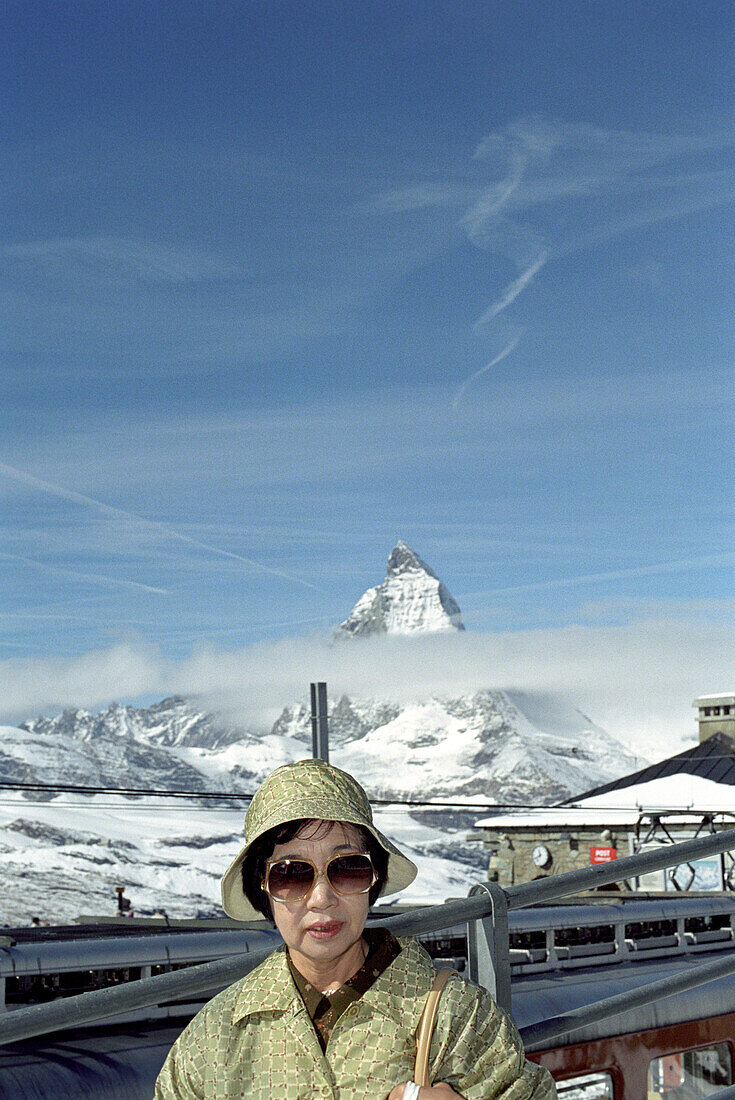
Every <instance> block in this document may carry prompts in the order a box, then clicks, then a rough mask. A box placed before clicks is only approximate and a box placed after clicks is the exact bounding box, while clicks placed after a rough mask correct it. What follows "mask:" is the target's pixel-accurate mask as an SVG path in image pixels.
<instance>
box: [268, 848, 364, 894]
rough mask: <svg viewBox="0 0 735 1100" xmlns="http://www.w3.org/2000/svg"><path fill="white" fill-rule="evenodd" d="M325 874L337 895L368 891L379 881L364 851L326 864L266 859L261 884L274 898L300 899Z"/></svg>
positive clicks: (335, 857) (338, 857)
mask: <svg viewBox="0 0 735 1100" xmlns="http://www.w3.org/2000/svg"><path fill="white" fill-rule="evenodd" d="M322 875H323V876H324V878H326V880H327V882H328V883H329V885H330V886H331V887H332V889H333V890H334V892H335V893H336V894H343V895H349V894H367V892H368V890H369V889H370V887H371V886H373V885H374V884H375V883H376V882H377V881H378V876H377V875H376V874H375V870H374V868H373V864H372V860H371V859H370V856H369V855H368V853H367V852H360V853H355V854H352V855H346V856H334V858H333V859H330V861H329V863H328V864H327V865H326V867H317V865H316V864H315V863H312V862H311V860H310V859H304V858H299V859H269V860H268V862H267V863H266V865H265V875H264V876H263V881H262V883H261V885H262V887H263V889H264V890H265V892H266V893H267V894H269V895H270V897H272V898H274V899H275V900H276V901H303V899H304V898H307V897H308V896H309V894H310V893H311V891H312V890H313V889H314V887H315V886H316V884H317V881H318V879H319V878H321V877H322Z"/></svg>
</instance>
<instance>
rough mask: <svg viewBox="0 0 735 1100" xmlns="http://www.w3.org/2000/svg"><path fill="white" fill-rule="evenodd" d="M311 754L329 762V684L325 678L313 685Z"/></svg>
mask: <svg viewBox="0 0 735 1100" xmlns="http://www.w3.org/2000/svg"><path fill="white" fill-rule="evenodd" d="M311 755H312V756H313V757H314V759H315V760H324V761H326V763H327V764H328V763H329V719H328V717H327V685H326V684H325V683H324V681H323V680H320V681H319V682H318V683H313V684H312V685H311Z"/></svg>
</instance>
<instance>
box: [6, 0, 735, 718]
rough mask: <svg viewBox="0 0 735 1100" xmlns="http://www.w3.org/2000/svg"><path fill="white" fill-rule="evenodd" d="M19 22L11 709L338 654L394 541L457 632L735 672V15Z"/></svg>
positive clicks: (432, 10) (563, 10) (231, 12)
mask: <svg viewBox="0 0 735 1100" xmlns="http://www.w3.org/2000/svg"><path fill="white" fill-rule="evenodd" d="M7 11H8V15H7V17H6V28H7V33H6V34H5V35H4V43H3V45H2V47H0V48H1V49H2V51H3V56H2V59H1V62H2V68H3V73H4V74H5V75H4V86H5V87H4V91H5V97H4V109H3V114H2V120H1V121H0V126H2V131H3V147H4V150H5V154H4V155H5V165H4V169H5V171H4V176H5V180H6V184H5V187H4V188H3V192H2V203H3V211H2V213H3V217H2V225H3V231H2V238H1V239H0V240H1V243H0V311H1V312H2V325H0V370H1V372H2V391H3V409H4V413H3V432H2V444H1V446H0V463H1V464H2V465H0V506H1V509H2V512H1V518H0V570H1V571H2V580H1V581H0V664H2V668H0V682H2V683H4V684H13V683H17V682H18V677H19V670H22V672H23V676H22V677H21V679H22V680H23V683H27V684H28V685H29V687H28V690H27V693H26V695H25V696H24V695H21V696H20V697H19V698H18V699H17V701H16V704H15V710H16V711H22V710H23V709H24V707H27V708H29V709H31V708H33V707H36V706H41V705H44V706H45V705H49V706H51V705H56V704H58V705H63V702H70V703H83V702H87V703H90V702H94V703H96V702H102V701H104V699H106V698H107V697H113V696H114V695H115V694H121V693H122V694H124V693H125V692H126V691H127V692H128V694H130V695H131V696H136V695H138V696H141V697H142V696H143V695H145V694H146V693H149V694H150V692H153V691H155V690H156V688H157V687H158V686H159V684H158V681H156V683H155V684H153V683H147V682H145V676H143V677H142V679H135V678H134V679H133V681H131V682H128V681H126V680H124V679H123V681H122V682H120V681H118V680H117V679H116V678H115V676H109V677H108V676H107V674H104V673H101V672H100V674H99V678H100V681H101V682H100V683H99V684H98V687H97V689H96V692H94V691H91V690H90V688H89V679H88V677H86V674H85V675H84V676H82V675H81V674H80V675H79V676H77V675H76V673H75V669H76V670H78V669H80V668H82V667H84V668H88V662H89V661H90V660H92V658H93V656H94V655H95V654H104V653H106V652H115V653H118V654H119V652H120V647H121V646H123V647H128V649H126V652H128V651H135V652H139V653H143V654H145V653H148V654H149V653H151V652H155V653H156V654H157V658H158V659H161V660H164V661H171V662H177V661H178V662H185V661H186V660H188V659H189V658H190V656H191V654H192V653H193V652H195V651H197V650H198V649H200V648H201V647H202V646H209V647H215V648H218V649H219V651H222V652H223V653H226V654H232V653H237V652H241V651H248V647H252V646H253V645H258V644H267V643H268V642H274V641H276V640H278V639H279V638H282V637H284V636H294V635H298V636H300V635H313V634H316V635H319V634H323V633H324V631H325V630H326V629H327V628H328V627H329V625H330V624H332V623H334V622H336V621H338V620H340V619H341V618H343V617H344V616H345V615H346V614H347V612H348V610H349V608H350V607H351V605H352V603H354V601H355V600H356V598H357V597H358V596H359V595H360V594H361V592H362V591H363V590H364V589H365V587H367V586H368V584H371V583H376V582H378V581H379V580H380V579H381V577H382V575H383V571H384V564H385V559H386V558H387V555H388V552H389V551H390V549H391V547H392V545H393V544H394V543H395V541H396V540H397V539H398V538H403V539H405V540H406V541H407V542H409V543H410V544H411V545H413V546H414V548H415V549H416V550H418V552H419V553H420V554H421V555H422V556H423V557H425V558H426V560H427V561H429V562H430V563H431V565H432V566H433V567H434V568H435V570H436V571H437V572H438V573H439V574H440V575H441V576H442V577H443V579H444V580H445V581H446V583H447V584H448V586H449V588H450V589H451V591H452V592H453V594H454V595H455V597H456V598H457V600H458V602H459V603H460V606H461V607H462V609H463V612H464V617H465V621H466V624H467V627H468V630H470V631H476V632H478V634H479V633H482V634H483V635H488V634H489V635H492V637H493V638H494V639H496V640H497V639H499V638H501V639H502V638H503V637H507V638H509V639H515V641H516V642H517V641H518V639H519V638H522V637H529V636H531V635H533V636H537V634H538V632H541V633H542V634H543V632H544V631H548V632H549V633H548V635H547V637H548V638H549V644H551V640H552V639H553V637H554V633H553V632H554V631H559V630H566V629H577V628H580V629H581V628H584V629H586V630H588V631H590V632H591V633H590V634H589V635H587V636H586V641H584V642H582V643H581V645H582V648H583V649H585V650H586V649H588V648H589V647H590V646H592V647H593V648H594V646H595V645H597V644H598V642H600V639H602V638H609V636H610V635H609V634H607V635H606V634H605V631H608V632H609V631H619V630H621V629H626V628H628V629H630V630H631V631H635V630H639V629H641V624H642V623H646V622H648V623H650V622H651V621H653V620H654V619H655V621H656V622H657V623H666V622H667V621H668V622H670V623H671V624H672V629H671V633H672V634H673V635H676V636H677V638H679V639H680V641H681V647H680V648H679V649H677V650H676V652H675V653H674V651H672V654H671V668H672V683H671V685H670V687H671V689H672V690H674V689H675V687H676V685H677V684H678V689H679V691H680V692H681V698H682V699H683V698H684V697H685V696H686V695H687V693H689V692H690V691H691V690H692V689H694V693H695V694H696V693H698V692H700V691H701V692H704V691H716V690H719V689H720V688H723V684H721V683H720V680H721V679H722V677H723V676H725V675H726V670H727V669H728V668H730V667H731V665H732V661H731V656H732V652H731V649H730V652H729V653H728V652H727V650H728V648H729V647H728V646H727V645H725V654H724V655H723V652H722V648H723V646H722V637H723V634H721V633H719V631H720V630H725V629H726V627H727V628H729V626H730V624H731V622H732V581H733V564H734V562H735V553H734V552H733V507H732V501H733V495H732V489H733V472H734V467H735V463H734V462H733V445H732V440H733V426H734V425H733V414H732V379H733V375H732V352H733V342H732V305H731V302H732V291H733V279H732V250H731V236H732V234H731V226H732V220H731V219H732V200H733V197H734V194H735V188H734V185H733V173H732V163H733V158H732V154H733V144H734V143H735V138H734V136H733V130H732V123H731V117H732V94H731V88H732V78H733V49H732V44H733V33H732V32H733V27H732V9H731V6H730V5H728V4H726V3H719V2H709V0H707V2H704V3H703V2H701V0H700V2H695V0H691V2H679V0H668V2H666V3H656V2H651V3H647V4H645V5H641V4H639V3H634V2H630V3H628V2H624V0H621V2H619V3H615V4H606V5H602V4H593V3H589V2H585V3H570V2H566V0H560V2H558V3H555V4H548V3H546V2H539V3H536V2H531V0H513V2H502V0H501V2H498V0H495V2H493V3H489V2H484V3H473V2H468V0H463V2H462V3H461V4H458V3H455V2H442V3H439V2H432V0H424V2H422V3H413V2H403V0H401V2H399V3H396V2H395V0H393V2H391V3H380V2H370V3H362V4H356V3H352V4H351V3H321V2H320V3H316V2H315V3H295V2H283V0H281V2H279V0H267V2H265V0H263V2H260V0H250V2H248V3H229V2H216V0H215V2H211V0H210V2H207V3H183V2H181V0H179V2H178V3H176V4H174V3H167V2H155V3H150V2H147V3H134V2H107V3H104V4H99V3H97V2H94V3H91V2H85V0H81V2H79V0H77V2H74V3H71V2H56V3H54V2H46V3H35V2H33V0H31V2H28V0H25V2H23V3H19V2H16V3H13V2H11V3H10V4H9V5H8V9H7ZM704 621H708V622H710V623H715V622H716V624H717V629H716V630H713V631H712V632H711V636H712V637H713V638H715V637H716V639H717V641H716V644H715V643H714V642H713V643H712V644H713V646H714V651H713V653H712V655H711V656H712V661H713V662H714V663H712V662H711V663H710V664H709V665H708V666H707V667H709V668H711V669H712V672H711V676H712V677H713V680H712V682H707V683H704V682H700V680H701V672H700V671H699V670H697V672H696V674H695V673H694V671H693V669H694V663H696V662H694V663H692V661H690V658H692V660H693V658H694V655H693V654H691V653H689V652H688V651H687V649H686V645H687V644H689V643H688V642H686V641H685V640H686V639H688V638H691V637H692V635H690V634H689V633H688V627H689V626H691V624H692V623H693V622H697V623H701V622H704ZM682 624H686V625H685V626H682ZM724 636H725V637H727V634H726V633H725V635H724ZM696 637H697V639H699V634H696ZM730 637H731V635H730ZM691 644H692V645H693V644H695V643H694V642H692V643H691ZM700 644H701V640H698V641H697V642H696V645H697V646H699V645H700ZM604 648H605V647H604V645H601V647H600V651H601V652H602V650H603V649H604ZM718 660H720V661H723V660H724V664H722V665H718V663H717V661H718ZM44 662H45V663H44ZM48 662H57V663H58V662H61V663H62V664H63V667H64V668H66V669H67V672H66V673H65V677H66V678H65V679H63V683H62V685H61V686H57V687H56V688H55V689H54V690H53V691H51V692H46V693H45V694H44V692H43V691H41V692H35V693H34V690H33V684H34V683H35V684H38V683H39V682H40V681H44V680H48V678H49V671H48V670H49V667H50V666H49V664H48ZM85 662H87V663H86V664H85ZM64 663H65V664H64ZM144 663H145V662H144ZM690 666H691V669H692V671H691V672H688V669H689V668H690ZM54 667H57V668H58V667H61V666H60V665H58V664H57V665H54ZM95 667H96V666H95ZM115 667H117V666H115ZM676 667H679V668H680V669H681V676H680V680H679V681H676V674H675V671H674V670H675V668H676ZM3 670H4V671H3ZM606 674H607V670H606V669H605V668H603V667H600V668H599V670H598V675H599V677H604V676H605V675H606ZM520 675H521V673H520V672H519V673H518V676H520ZM590 676H591V677H592V679H593V680H594V678H595V674H594V670H592V671H591V672H590ZM529 677H530V678H531V679H533V669H532V668H529ZM650 677H651V680H652V681H653V680H656V679H657V677H658V671H657V669H656V667H655V664H654V665H653V666H652V667H651V669H650ZM307 678H308V677H307ZM562 680H563V672H562V670H560V682H561V681H562ZM102 681H104V682H102ZM715 681H716V682H715ZM667 684H668V681H667ZM85 685H86V686H85ZM161 686H162V687H165V686H167V685H165V684H163V685H161ZM729 687H731V685H729ZM723 689H724V688H723ZM641 690H643V687H642V688H641ZM64 691H66V693H67V694H66V696H64V698H63V699H62V695H63V693H64ZM24 700H25V701H24ZM677 700H678V696H677ZM677 705H678V706H679V705H680V704H679V702H677ZM687 705H688V703H687ZM685 720H686V721H689V722H690V721H691V716H690V715H689V714H687V715H686V716H685Z"/></svg>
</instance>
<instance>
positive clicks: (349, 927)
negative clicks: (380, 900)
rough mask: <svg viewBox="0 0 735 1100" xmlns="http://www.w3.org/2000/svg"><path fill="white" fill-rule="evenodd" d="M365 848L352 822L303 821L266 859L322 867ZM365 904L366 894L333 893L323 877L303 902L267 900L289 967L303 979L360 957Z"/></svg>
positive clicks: (365, 915) (366, 906) (366, 903)
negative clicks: (304, 861)
mask: <svg viewBox="0 0 735 1100" xmlns="http://www.w3.org/2000/svg"><path fill="white" fill-rule="evenodd" d="M364 851H365V843H364V841H363V839H362V837H361V836H360V833H359V832H358V830H357V829H356V828H355V827H354V826H352V825H347V824H344V823H342V822H327V821H321V822H313V823H310V824H308V825H306V826H305V827H304V829H303V830H302V832H301V833H299V834H297V835H296V836H295V837H294V838H293V840H288V841H286V842H285V843H283V844H276V846H275V848H274V849H273V855H272V856H271V859H300V858H306V859H310V860H311V862H312V863H314V864H316V866H317V867H320V868H322V869H323V868H325V867H326V865H327V863H329V861H330V859H333V858H334V856H340V855H349V854H351V853H356V852H364ZM369 904H370V902H369V898H368V894H349V895H343V894H338V893H336V892H335V891H334V890H333V889H332V887H331V886H330V885H329V882H328V881H327V879H326V877H325V876H324V875H320V877H319V878H318V879H317V882H316V885H315V886H314V888H313V890H312V891H311V893H310V894H309V895H308V896H307V897H306V898H304V899H303V900H302V901H293V902H283V901H277V900H276V899H275V898H271V907H272V909H273V919H274V920H275V922H276V927H277V928H278V931H279V932H280V933H281V936H282V937H283V941H284V943H285V944H286V946H287V947H288V950H289V954H290V955H291V959H292V960H293V963H294V966H295V967H296V969H297V970H299V971H300V972H301V973H302V974H305V976H306V977H309V972H312V973H313V972H315V971H317V972H328V971H329V970H330V968H331V967H332V966H336V967H339V966H340V965H341V964H342V963H343V962H344V961H345V959H346V957H347V959H350V958H351V957H352V956H353V955H354V956H355V957H358V956H359V959H360V961H361V958H362V955H361V951H362V948H361V947H360V946H359V944H360V939H361V937H362V932H363V928H364V927H365V921H366V920H367V914H368V908H369ZM300 963H301V965H299V964H300Z"/></svg>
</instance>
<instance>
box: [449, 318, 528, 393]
mask: <svg viewBox="0 0 735 1100" xmlns="http://www.w3.org/2000/svg"><path fill="white" fill-rule="evenodd" d="M520 338H521V333H520V332H519V333H518V335H517V336H514V337H513V339H512V340H510V341H509V342H508V343H507V344H506V345H505V347H504V348H503V350H502V351H501V352H500V353H499V354H498V355H496V356H495V358H494V359H491V360H490V362H489V363H486V364H485V366H484V367H480V369H479V370H476V371H475V373H474V374H471V375H470V376H469V378H465V380H464V382H463V383H462V385H461V386H460V387H459V389H458V390H457V392H456V393H455V395H454V400H453V401H452V408H453V409H454V411H455V412H456V411H457V409H458V408H459V403H460V401H461V400H462V396H463V394H464V392H465V390H466V389H467V388H468V387H469V386H471V385H472V383H473V382H474V381H476V379H478V378H479V377H480V375H482V374H484V373H485V371H488V370H490V368H491V367H494V366H495V365H496V364H497V363H499V362H500V361H501V360H502V359H505V357H506V355H510V353H511V352H512V351H515V349H516V348H517V347H518V341H519V340H520Z"/></svg>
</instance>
